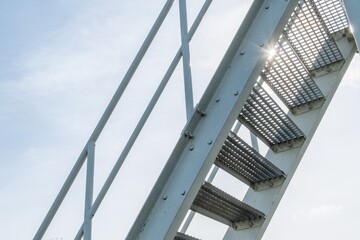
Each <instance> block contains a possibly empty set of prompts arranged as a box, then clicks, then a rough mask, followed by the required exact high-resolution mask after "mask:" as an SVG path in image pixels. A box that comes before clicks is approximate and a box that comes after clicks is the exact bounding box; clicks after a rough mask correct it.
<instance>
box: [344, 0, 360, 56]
mask: <svg viewBox="0 0 360 240" xmlns="http://www.w3.org/2000/svg"><path fill="white" fill-rule="evenodd" d="M343 4H344V9H345V12H346V16H347V18H348V20H349V22H350V24H351V31H353V35H354V38H355V42H356V45H357V49H358V51H359V50H360V46H359V44H360V18H359V11H360V2H359V0H343Z"/></svg>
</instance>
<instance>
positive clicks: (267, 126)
mask: <svg viewBox="0 0 360 240" xmlns="http://www.w3.org/2000/svg"><path fill="white" fill-rule="evenodd" d="M238 119H239V121H240V122H242V123H243V124H244V125H246V126H247V127H248V128H249V129H250V130H252V131H253V132H254V133H255V134H256V135H257V136H258V137H259V138H260V139H262V140H263V141H264V142H265V143H266V144H267V145H268V146H269V147H271V148H272V149H273V150H274V151H277V150H278V149H277V147H276V146H275V145H280V144H283V143H289V142H291V141H300V142H303V141H304V139H305V136H304V134H303V133H302V132H301V130H300V129H299V128H298V127H297V126H296V125H295V124H294V123H293V122H292V120H291V119H290V118H289V117H288V116H287V115H286V113H285V112H284V111H282V110H281V109H280V107H279V106H278V105H277V104H276V102H275V101H274V100H273V99H272V98H271V97H270V96H269V95H268V94H267V93H266V91H265V90H264V89H263V88H262V87H261V86H260V85H259V84H255V86H254V88H253V90H252V92H251V94H250V96H249V98H248V100H247V101H246V103H245V105H244V107H243V109H242V111H241V113H240V115H239V118H238ZM290 147H293V143H291V144H290Z"/></svg>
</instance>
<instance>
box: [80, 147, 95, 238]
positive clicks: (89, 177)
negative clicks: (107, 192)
mask: <svg viewBox="0 0 360 240" xmlns="http://www.w3.org/2000/svg"><path fill="white" fill-rule="evenodd" d="M94 170H95V142H94V141H89V142H88V144H87V169H86V191H85V211H84V229H83V230H84V240H91V228H92V214H91V206H92V201H93V193H94Z"/></svg>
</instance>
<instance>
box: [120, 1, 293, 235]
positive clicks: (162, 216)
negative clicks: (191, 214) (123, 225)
mask: <svg viewBox="0 0 360 240" xmlns="http://www.w3.org/2000/svg"><path fill="white" fill-rule="evenodd" d="M270 2H271V4H270ZM296 3H297V1H296V0H281V1H262V0H255V1H254V2H253V5H252V6H251V8H250V10H249V12H248V14H247V16H246V18H245V19H244V21H243V23H242V25H241V27H240V29H239V31H238V32H237V34H236V36H235V38H234V40H233V42H232V43H231V45H230V47H229V49H228V51H227V53H226V55H225V57H224V59H223V60H222V62H221V64H220V66H219V68H218V69H217V71H216V73H215V75H214V77H213V79H212V80H211V82H210V84H209V86H208V88H207V89H206V91H205V93H204V95H203V97H202V99H201V100H200V103H199V105H198V108H199V109H200V110H201V112H205V113H206V115H205V116H203V114H197V113H194V114H193V116H192V118H191V119H190V121H189V122H188V124H187V125H186V127H185V129H184V132H183V133H184V134H182V136H181V137H180V139H179V141H178V143H177V145H176V147H175V149H174V150H173V152H172V154H171V156H170V158H169V160H168V162H167V164H166V166H165V168H164V169H163V171H162V173H161V175H160V177H159V179H158V180H157V182H156V184H155V186H154V188H153V190H152V192H151V193H150V195H149V197H148V199H147V201H146V202H145V204H144V206H143V208H142V210H141V212H140V214H139V215H138V217H137V219H136V221H135V223H134V224H133V226H132V228H131V230H130V232H129V234H128V236H127V239H129V240H130V239H147V240H149V239H154V240H155V239H156V240H157V239H173V238H174V236H175V234H176V232H177V230H178V229H179V227H180V225H181V222H182V220H183V219H184V217H185V215H186V212H187V211H188V209H189V208H190V206H191V204H192V202H193V200H194V199H195V197H196V194H197V192H198V191H199V189H200V187H201V184H202V183H203V181H204V179H205V177H206V175H207V173H208V172H209V170H210V168H211V166H212V164H213V162H214V160H215V158H216V155H217V153H218V152H219V150H220V148H221V147H222V144H223V142H224V140H225V138H226V137H227V135H228V133H229V131H230V129H231V127H232V125H233V123H234V122H235V120H236V118H237V117H238V114H239V113H240V111H241V109H242V106H243V105H244V103H245V101H246V99H247V97H248V95H249V93H250V91H251V89H252V88H253V86H254V84H255V82H256V80H257V78H258V76H259V75H260V71H261V68H262V66H263V65H264V64H265V61H266V58H267V56H266V55H267V51H265V49H266V48H270V47H272V46H273V45H274V43H275V41H276V40H277V38H278V37H279V36H280V34H281V32H282V30H283V28H284V26H285V24H286V22H287V20H288V19H289V17H290V14H291V13H292V11H293V9H294V8H295V5H296Z"/></svg>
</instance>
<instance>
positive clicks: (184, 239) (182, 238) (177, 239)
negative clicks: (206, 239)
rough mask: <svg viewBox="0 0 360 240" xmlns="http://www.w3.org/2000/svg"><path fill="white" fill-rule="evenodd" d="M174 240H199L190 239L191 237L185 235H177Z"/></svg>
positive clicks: (196, 239)
mask: <svg viewBox="0 0 360 240" xmlns="http://www.w3.org/2000/svg"><path fill="white" fill-rule="evenodd" d="M174 240H200V239H198V238H194V237H191V236H188V235H186V234H183V233H179V232H178V233H177V234H176V236H175V238H174Z"/></svg>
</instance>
